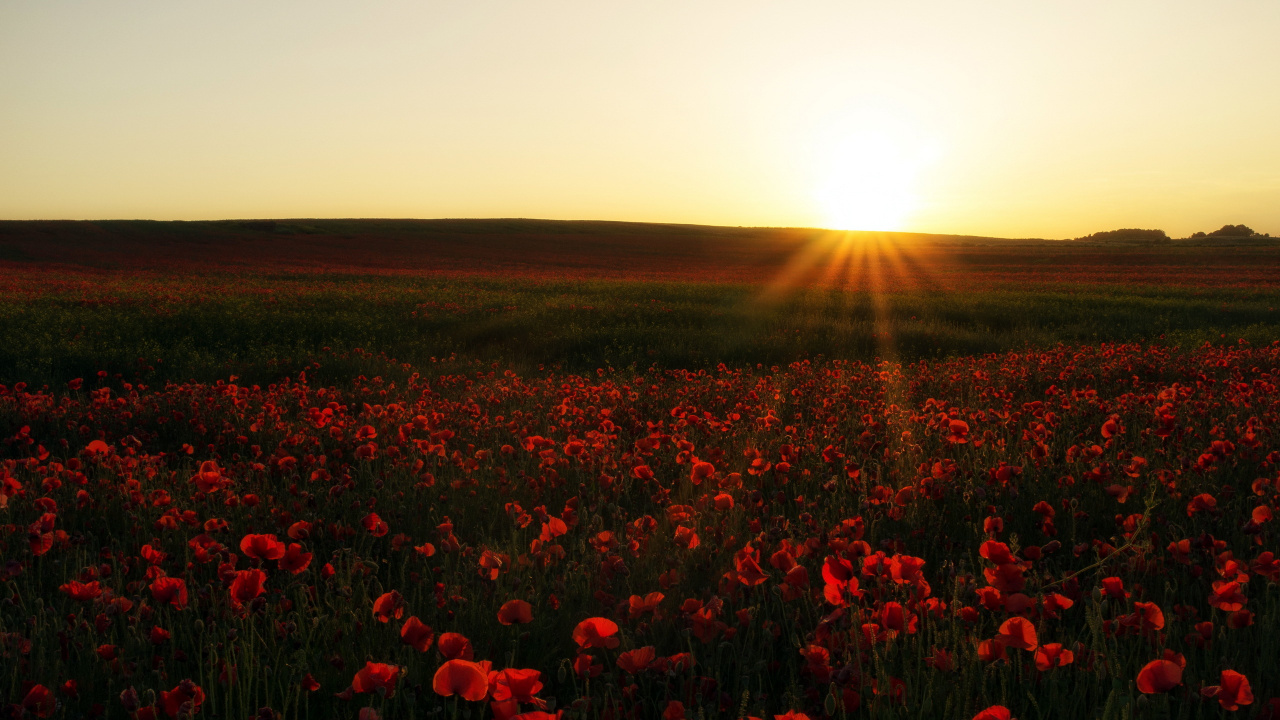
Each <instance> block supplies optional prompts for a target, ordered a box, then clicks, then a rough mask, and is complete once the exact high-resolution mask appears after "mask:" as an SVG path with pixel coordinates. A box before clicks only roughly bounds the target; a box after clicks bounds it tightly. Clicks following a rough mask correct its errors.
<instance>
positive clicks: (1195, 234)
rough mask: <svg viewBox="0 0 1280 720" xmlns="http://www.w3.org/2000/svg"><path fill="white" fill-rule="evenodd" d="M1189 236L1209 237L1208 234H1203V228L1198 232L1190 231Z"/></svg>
mask: <svg viewBox="0 0 1280 720" xmlns="http://www.w3.org/2000/svg"><path fill="white" fill-rule="evenodd" d="M1191 237H1193V238H1202V237H1209V236H1208V235H1205V234H1204V231H1203V230H1201V231H1200V232H1194V233H1191Z"/></svg>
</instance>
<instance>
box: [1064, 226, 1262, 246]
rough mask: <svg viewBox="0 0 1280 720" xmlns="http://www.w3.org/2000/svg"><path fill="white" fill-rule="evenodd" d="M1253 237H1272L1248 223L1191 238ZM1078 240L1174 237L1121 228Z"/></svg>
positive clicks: (1161, 240)
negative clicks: (1255, 229)
mask: <svg viewBox="0 0 1280 720" xmlns="http://www.w3.org/2000/svg"><path fill="white" fill-rule="evenodd" d="M1253 237H1271V236H1270V235H1266V234H1263V233H1259V232H1256V231H1254V230H1253V228H1250V227H1249V226H1247V225H1223V226H1222V227H1221V228H1218V229H1217V230H1213V231H1211V232H1203V231H1201V232H1196V233H1192V234H1191V236H1190V239H1200V238H1253ZM1076 240H1095V241H1097V240H1102V241H1118V240H1119V241H1129V242H1143V243H1167V242H1173V238H1171V237H1169V235H1168V234H1167V233H1165V231H1164V230H1144V229H1140V228H1121V229H1119V230H1103V231H1101V232H1096V233H1093V234H1091V235H1085V236H1084V237H1078V238H1076Z"/></svg>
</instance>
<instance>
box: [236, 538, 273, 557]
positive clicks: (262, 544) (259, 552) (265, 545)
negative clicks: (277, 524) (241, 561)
mask: <svg viewBox="0 0 1280 720" xmlns="http://www.w3.org/2000/svg"><path fill="white" fill-rule="evenodd" d="M240 551H241V552H243V553H244V554H245V555H248V556H249V557H251V558H256V559H258V560H279V559H280V558H282V557H284V543H282V542H280V541H279V540H277V539H276V536H275V535H245V536H244V538H243V539H241V540H240Z"/></svg>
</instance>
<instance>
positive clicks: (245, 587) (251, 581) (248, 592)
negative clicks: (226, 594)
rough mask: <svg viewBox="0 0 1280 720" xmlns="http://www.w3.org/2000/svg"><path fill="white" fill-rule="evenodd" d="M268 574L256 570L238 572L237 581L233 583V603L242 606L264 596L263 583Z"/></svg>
mask: <svg viewBox="0 0 1280 720" xmlns="http://www.w3.org/2000/svg"><path fill="white" fill-rule="evenodd" d="M266 580H267V574H266V573H264V572H262V571H261V570H258V569H257V568H254V569H252V570H236V571H235V579H233V580H232V581H231V602H232V603H234V604H237V605H241V604H244V603H247V602H249V601H250V600H252V599H254V598H256V597H258V596H259V595H261V594H262V591H263V588H262V583H264V582H266Z"/></svg>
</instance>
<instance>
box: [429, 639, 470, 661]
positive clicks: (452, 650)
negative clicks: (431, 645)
mask: <svg viewBox="0 0 1280 720" xmlns="http://www.w3.org/2000/svg"><path fill="white" fill-rule="evenodd" d="M436 647H438V648H439V649H440V654H441V655H444V657H445V659H446V660H472V659H474V657H475V652H474V651H473V650H472V649H471V641H470V640H468V639H467V638H466V636H464V635H462V634H461V633H454V632H447V633H442V634H441V635H440V640H439V642H438V643H437V644H436Z"/></svg>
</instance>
